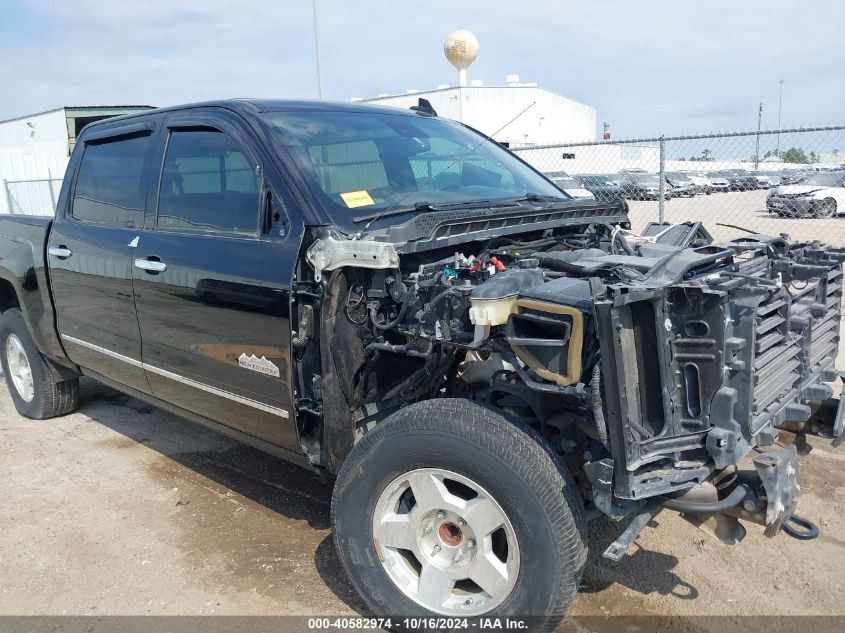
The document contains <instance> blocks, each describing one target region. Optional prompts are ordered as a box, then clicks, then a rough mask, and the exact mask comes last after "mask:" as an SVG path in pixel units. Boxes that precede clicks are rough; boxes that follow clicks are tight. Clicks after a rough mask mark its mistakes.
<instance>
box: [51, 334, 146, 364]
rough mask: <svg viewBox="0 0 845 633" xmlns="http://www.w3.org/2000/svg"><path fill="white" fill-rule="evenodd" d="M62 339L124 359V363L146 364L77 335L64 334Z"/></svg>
mask: <svg viewBox="0 0 845 633" xmlns="http://www.w3.org/2000/svg"><path fill="white" fill-rule="evenodd" d="M62 340H65V341H67V342H68V343H74V344H76V345H81V346H82V347H87V348H88V349H92V350H94V351H95V352H99V353H100V354H104V355H106V356H110V357H112V358H116V359H117V360H122V361H123V362H124V363H129V364H130V365H132V366H133V367H138V368H143V366H144V364H143V363H142V362H141V361H139V360H136V359H134V358H131V357H129V356H124V355H123V354H118V353H117V352H113V351H111V350H110V349H106V348H105V347H100V346H99V345H94V344H93V343H89V342H88V341H83V340H82V339H81V338H76V337H75V336H68V335H67V334H62Z"/></svg>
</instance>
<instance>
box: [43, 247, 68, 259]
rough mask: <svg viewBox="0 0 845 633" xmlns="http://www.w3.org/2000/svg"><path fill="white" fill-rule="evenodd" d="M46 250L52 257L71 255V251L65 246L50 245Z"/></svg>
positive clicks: (64, 257)
mask: <svg viewBox="0 0 845 633" xmlns="http://www.w3.org/2000/svg"><path fill="white" fill-rule="evenodd" d="M47 252H48V253H50V255H52V256H53V257H58V258H59V259H67V258H68V257H70V256H71V255H73V251H72V250H70V249H69V248H68V247H67V246H51V247H50V248H48V249H47Z"/></svg>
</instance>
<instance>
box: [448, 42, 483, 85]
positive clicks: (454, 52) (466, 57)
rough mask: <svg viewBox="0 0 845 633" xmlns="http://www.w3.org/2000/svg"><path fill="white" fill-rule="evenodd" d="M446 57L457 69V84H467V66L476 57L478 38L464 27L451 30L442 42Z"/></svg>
mask: <svg viewBox="0 0 845 633" xmlns="http://www.w3.org/2000/svg"><path fill="white" fill-rule="evenodd" d="M443 52H444V53H445V54H446V59H448V60H449V63H450V64H452V66H454V67H455V68H457V69H458V85H460V86H466V85H467V68H469V67H470V64H472V62H474V61H475V58H476V57H478V38H477V37H475V35H473V34H472V33H471V32H469V31H467V30H466V29H458V30H457V31H452V32H451V33H449V35H447V36H446V41H445V42H444V43H443Z"/></svg>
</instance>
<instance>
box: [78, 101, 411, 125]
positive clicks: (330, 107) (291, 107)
mask: <svg viewBox="0 0 845 633" xmlns="http://www.w3.org/2000/svg"><path fill="white" fill-rule="evenodd" d="M192 108H226V109H227V110H232V111H233V112H240V113H246V114H260V113H262V112H307V111H310V112H381V113H385V114H399V115H402V114H407V115H408V116H415V115H416V113H415V112H412V111H410V110H403V109H400V108H396V107H391V106H378V105H369V104H362V103H347V102H339V101H310V100H306V99H298V100H296V99H219V100H215V101H199V102H196V103H186V104H183V105H174V106H168V107H165V108H154V109H151V110H142V111H139V112H130V113H129V114H123V115H120V116H116V117H111V118H108V119H103V120H102V121H96V122H94V123H91V124H90V127H94V126H98V125H107V124H113V123H114V122H115V121H124V120H127V119H133V118H136V117H140V116H149V115H150V114H156V113H159V112H175V111H178V110H189V109H192Z"/></svg>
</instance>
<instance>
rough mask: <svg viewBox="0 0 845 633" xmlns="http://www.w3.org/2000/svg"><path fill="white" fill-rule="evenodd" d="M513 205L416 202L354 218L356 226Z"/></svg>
mask: <svg viewBox="0 0 845 633" xmlns="http://www.w3.org/2000/svg"><path fill="white" fill-rule="evenodd" d="M512 204H513V200H512V199H510V198H506V199H504V200H503V199H502V198H498V199H496V200H462V201H461V202H444V203H433V202H428V201H422V202H415V203H414V205H413V206H410V207H396V208H394V209H388V210H387V211H382V212H380V213H371V214H369V215H358V216H355V217H354V218H352V221H353V222H354V223H355V224H358V223H359V222H367V221H368V220H374V219H376V218H389V217H391V216H394V215H403V214H405V213H414V212H417V213H431V212H436V211H452V210H454V209H488V208H490V209H491V208H493V207H509V206H511V205H512Z"/></svg>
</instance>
